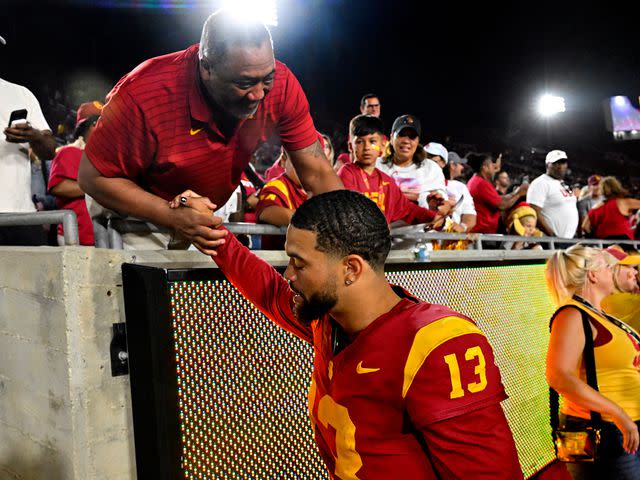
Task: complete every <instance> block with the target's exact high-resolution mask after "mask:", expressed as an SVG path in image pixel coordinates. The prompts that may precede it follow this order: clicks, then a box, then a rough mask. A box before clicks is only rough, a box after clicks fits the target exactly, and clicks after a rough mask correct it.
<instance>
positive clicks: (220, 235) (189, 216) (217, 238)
mask: <svg viewBox="0 0 640 480" xmlns="http://www.w3.org/2000/svg"><path fill="white" fill-rule="evenodd" d="M169 207H170V208H171V209H173V211H174V221H173V225H174V229H175V230H176V231H177V232H178V233H179V234H180V235H182V236H183V237H185V238H186V239H187V240H189V241H190V242H191V243H193V245H194V246H195V247H196V248H197V249H198V250H200V251H201V252H202V253H204V254H205V255H211V256H216V255H217V252H216V249H217V248H218V247H219V246H220V245H222V244H224V243H225V239H224V237H225V236H226V235H227V233H228V232H227V230H223V229H220V228H219V227H220V226H221V225H222V218H220V217H216V216H215V215H214V214H213V212H214V211H215V209H216V205H214V204H213V203H212V202H211V200H209V199H208V198H207V197H202V196H200V195H198V194H197V193H195V192H193V191H191V190H187V191H185V192H182V193H181V194H180V195H177V196H176V197H175V198H174V199H173V200H171V202H169Z"/></svg>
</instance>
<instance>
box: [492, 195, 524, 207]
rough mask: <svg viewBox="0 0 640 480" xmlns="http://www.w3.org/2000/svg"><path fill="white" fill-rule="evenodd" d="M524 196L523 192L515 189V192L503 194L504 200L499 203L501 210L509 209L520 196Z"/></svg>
mask: <svg viewBox="0 0 640 480" xmlns="http://www.w3.org/2000/svg"><path fill="white" fill-rule="evenodd" d="M521 196H522V193H520V192H519V191H517V190H516V191H515V192H513V193H509V194H507V195H503V196H502V201H501V202H500V204H499V205H498V208H499V209H500V210H508V209H510V208H511V207H513V206H514V205H515V204H516V202H517V201H518V200H519V199H520V197H521Z"/></svg>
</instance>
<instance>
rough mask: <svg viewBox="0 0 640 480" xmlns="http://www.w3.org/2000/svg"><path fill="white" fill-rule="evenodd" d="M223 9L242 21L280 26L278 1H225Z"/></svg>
mask: <svg viewBox="0 0 640 480" xmlns="http://www.w3.org/2000/svg"><path fill="white" fill-rule="evenodd" d="M222 7H223V8H225V9H227V10H229V11H230V12H232V13H233V14H235V15H236V16H237V17H238V19H240V20H247V21H249V20H253V21H255V20H259V21H261V22H262V23H264V24H265V25H270V26H273V27H277V26H278V9H277V7H276V0H225V1H223V2H222Z"/></svg>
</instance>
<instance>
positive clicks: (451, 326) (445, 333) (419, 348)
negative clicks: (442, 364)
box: [402, 317, 484, 398]
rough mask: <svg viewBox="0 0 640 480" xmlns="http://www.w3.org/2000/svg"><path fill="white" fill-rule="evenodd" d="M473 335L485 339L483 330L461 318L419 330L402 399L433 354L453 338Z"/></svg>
mask: <svg viewBox="0 0 640 480" xmlns="http://www.w3.org/2000/svg"><path fill="white" fill-rule="evenodd" d="M471 333H477V334H479V335H482V336H483V337H484V333H482V330H480V329H479V328H478V327H477V326H476V325H475V324H474V323H472V322H470V321H469V320H465V319H464V318H460V317H443V318H441V319H439V320H436V321H435V322H433V323H430V324H429V325H426V326H424V327H422V328H421V329H420V330H418V332H417V333H416V336H415V337H414V339H413V345H411V350H409V356H408V357H407V362H406V363H405V364H404V382H403V385H402V398H405V397H406V396H407V392H409V388H411V384H412V383H413V379H414V378H415V377H416V375H417V374H418V372H419V371H420V368H421V367H422V365H423V364H424V362H425V360H426V359H427V357H428V356H429V354H430V353H431V352H433V351H434V350H435V349H436V348H438V347H439V346H440V345H442V344H443V343H445V342H447V341H449V340H451V339H453V338H457V337H461V336H462V335H468V334H471Z"/></svg>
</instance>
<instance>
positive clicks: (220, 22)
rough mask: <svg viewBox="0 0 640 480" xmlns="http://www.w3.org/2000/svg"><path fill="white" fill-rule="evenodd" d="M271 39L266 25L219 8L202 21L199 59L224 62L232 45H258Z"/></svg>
mask: <svg viewBox="0 0 640 480" xmlns="http://www.w3.org/2000/svg"><path fill="white" fill-rule="evenodd" d="M267 40H268V41H269V42H270V43H271V47H272V48H273V40H272V38H271V32H269V29H268V28H267V26H266V25H265V24H264V23H262V22H259V21H246V20H241V19H238V18H237V17H236V16H235V15H234V14H232V13H231V12H229V11H228V10H226V9H220V10H218V11H216V12H214V13H212V14H211V15H209V18H207V20H206V21H205V22H204V26H203V27H202V36H201V37H200V50H199V52H198V54H199V56H200V59H202V58H206V59H207V60H209V62H210V64H211V65H216V64H220V63H222V62H224V60H225V59H226V57H227V53H228V51H229V48H231V47H233V46H241V47H245V46H246V47H260V46H261V45H262V44H263V43H264V42H265V41H267Z"/></svg>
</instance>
